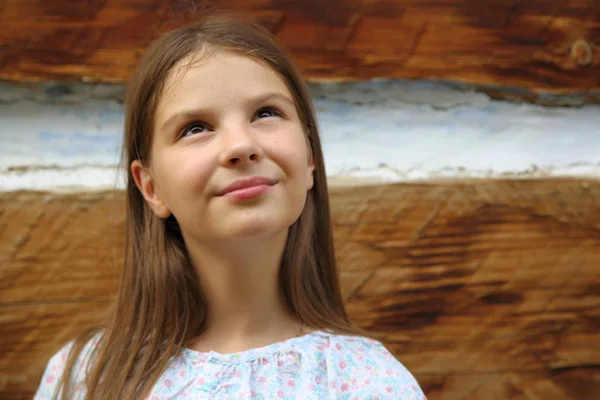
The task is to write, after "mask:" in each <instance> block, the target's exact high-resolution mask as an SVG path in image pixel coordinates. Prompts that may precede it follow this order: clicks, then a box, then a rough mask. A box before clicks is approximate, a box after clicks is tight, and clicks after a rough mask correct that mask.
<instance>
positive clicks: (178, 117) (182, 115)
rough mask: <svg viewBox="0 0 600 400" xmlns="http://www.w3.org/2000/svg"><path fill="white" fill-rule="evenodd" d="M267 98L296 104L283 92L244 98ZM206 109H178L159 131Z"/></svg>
mask: <svg viewBox="0 0 600 400" xmlns="http://www.w3.org/2000/svg"><path fill="white" fill-rule="evenodd" d="M269 100H280V101H283V102H286V103H289V104H290V105H292V106H294V107H296V104H295V103H294V101H293V100H292V99H290V98H289V97H288V96H285V95H284V94H282V93H279V92H269V93H265V94H262V95H260V96H256V97H253V98H248V99H246V103H250V104H261V103H265V102H267V101H269ZM206 111H207V110H206V109H205V108H202V107H199V108H191V109H189V110H184V111H179V112H176V113H174V114H171V115H170V116H169V118H167V119H166V121H165V122H164V123H163V124H162V126H161V131H164V130H166V129H167V128H169V127H170V126H171V125H174V124H175V123H176V122H177V121H180V120H187V119H192V118H197V116H198V115H202V114H205V113H206Z"/></svg>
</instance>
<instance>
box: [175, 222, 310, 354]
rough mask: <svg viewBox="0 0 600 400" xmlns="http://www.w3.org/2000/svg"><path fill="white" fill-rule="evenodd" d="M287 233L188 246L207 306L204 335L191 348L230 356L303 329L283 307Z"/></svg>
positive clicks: (187, 243) (278, 339) (188, 243)
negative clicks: (282, 269)
mask: <svg viewBox="0 0 600 400" xmlns="http://www.w3.org/2000/svg"><path fill="white" fill-rule="evenodd" d="M286 239H287V232H282V233H279V234H276V235H274V236H270V237H259V238H256V237H254V238H250V239H248V238H244V239H236V240H235V241H233V240H232V241H229V242H226V243H224V242H219V243H209V244H207V243H197V242H192V243H190V242H189V241H187V240H186V245H187V247H188V251H189V254H190V258H191V261H192V264H193V265H194V267H195V268H196V271H197V274H198V277H199V281H200V286H201V290H202V291H203V292H204V294H205V295H206V298H207V303H208V320H207V325H206V330H205V331H204V332H203V333H202V335H201V336H200V337H198V338H196V340H194V342H193V345H192V347H193V348H195V349H197V350H201V351H205V350H206V351H208V350H213V351H219V352H232V351H242V350H245V349H249V348H253V347H260V346H264V345H267V344H270V343H274V342H277V341H281V340H285V339H288V338H290V337H292V336H295V335H297V334H298V332H299V329H300V327H301V325H300V323H299V322H298V321H297V319H296V317H295V316H293V315H291V313H290V312H289V311H288V310H287V308H286V307H285V303H284V300H283V294H282V293H281V290H280V286H279V268H280V265H281V260H282V257H283V252H284V248H285V243H286Z"/></svg>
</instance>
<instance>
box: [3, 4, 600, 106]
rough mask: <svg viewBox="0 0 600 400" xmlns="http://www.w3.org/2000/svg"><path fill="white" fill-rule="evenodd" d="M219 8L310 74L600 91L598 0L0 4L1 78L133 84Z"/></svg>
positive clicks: (592, 96) (592, 97)
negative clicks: (181, 33) (144, 57)
mask: <svg viewBox="0 0 600 400" xmlns="http://www.w3.org/2000/svg"><path fill="white" fill-rule="evenodd" d="M213 10H231V11H235V12H238V13H240V14H243V15H244V16H246V17H248V18H250V19H254V20H257V21H260V22H261V23H262V24H263V25H264V26H266V27H267V28H268V29H270V30H271V31H272V32H274V33H275V34H276V35H277V37H278V39H279V41H280V42H281V43H282V44H283V45H284V46H285V47H286V48H287V49H289V51H290V52H291V54H292V55H293V58H294V59H295V60H296V62H297V63H298V65H299V67H300V69H301V70H302V71H303V73H304V74H305V76H306V77H307V78H310V79H315V80H322V79H324V80H336V81H347V80H355V79H369V78H408V79H441V80H450V81H459V82H466V83H469V84H476V85H482V86H484V87H485V88H487V90H488V92H489V93H491V94H493V95H495V96H498V97H502V96H505V97H506V96H508V97H513V96H514V97H519V98H526V99H527V98H531V97H535V96H536V93H538V92H549V93H555V94H565V93H571V94H572V93H580V94H581V95H582V96H584V97H588V98H589V101H590V102H597V101H598V100H599V98H600V94H599V93H598V92H599V91H600V2H598V1H596V0H529V1H522V0H493V1H486V2H482V1H479V0H467V1H462V0H420V1H412V0H345V1H343V2H340V1H338V0H326V1H325V0H319V1H317V0H310V1H308V0H305V1H284V0H229V1H206V0H185V1H182V0H177V1H172V0H126V1H123V0H89V1H85V2H83V1H82V2H73V1H69V0H55V1H52V2H48V1H46V0H0V24H1V25H2V30H1V31H0V79H3V80H16V81H39V80H73V79H74V80H84V81H98V82H124V81H126V80H127V79H128V78H129V76H130V75H131V73H132V70H133V68H134V66H135V65H136V63H137V61H138V59H139V57H140V55H141V53H142V52H143V51H144V49H145V48H146V47H147V46H148V45H149V43H150V42H151V41H152V40H153V39H154V38H155V37H156V36H157V35H158V34H159V33H161V32H164V31H165V30H167V29H169V28H171V27H174V26H178V25H181V24H183V23H185V22H188V21H190V20H194V19H196V18H198V17H199V16H201V15H203V14H205V13H206V12H209V11H213ZM498 87H510V88H519V89H523V90H527V91H528V92H527V93H526V92H519V91H510V92H503V91H502V90H497V88H498Z"/></svg>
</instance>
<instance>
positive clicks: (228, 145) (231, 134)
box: [220, 126, 263, 167]
mask: <svg viewBox="0 0 600 400" xmlns="http://www.w3.org/2000/svg"><path fill="white" fill-rule="evenodd" d="M222 138H223V141H224V147H223V151H222V153H221V156H220V162H221V165H223V166H225V167H232V166H236V165H240V164H248V163H255V162H258V161H260V160H261V159H262V157H263V150H262V148H261V146H260V145H259V143H258V142H257V141H256V137H255V135H254V134H253V133H252V132H251V131H250V128H249V127H243V126H237V127H234V128H229V129H227V130H226V131H224V132H222Z"/></svg>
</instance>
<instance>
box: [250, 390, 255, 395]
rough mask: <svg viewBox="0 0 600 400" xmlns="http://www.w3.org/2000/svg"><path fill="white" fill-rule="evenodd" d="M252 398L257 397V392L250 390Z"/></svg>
mask: <svg viewBox="0 0 600 400" xmlns="http://www.w3.org/2000/svg"><path fill="white" fill-rule="evenodd" d="M250 396H252V397H255V396H256V392H255V391H254V389H252V390H250Z"/></svg>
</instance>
